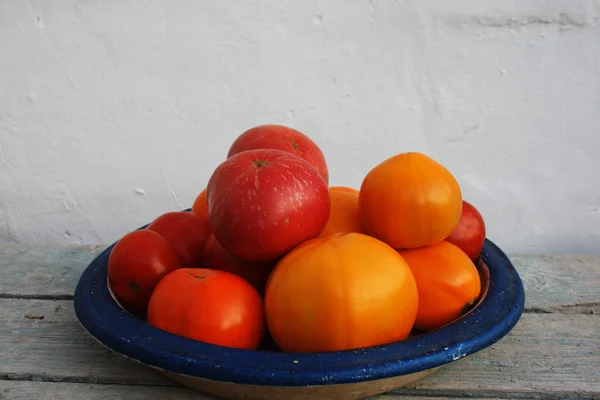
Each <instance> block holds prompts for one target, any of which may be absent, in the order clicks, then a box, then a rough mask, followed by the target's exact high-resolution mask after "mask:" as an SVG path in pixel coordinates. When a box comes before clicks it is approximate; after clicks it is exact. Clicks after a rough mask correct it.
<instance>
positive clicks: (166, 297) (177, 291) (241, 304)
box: [148, 268, 266, 350]
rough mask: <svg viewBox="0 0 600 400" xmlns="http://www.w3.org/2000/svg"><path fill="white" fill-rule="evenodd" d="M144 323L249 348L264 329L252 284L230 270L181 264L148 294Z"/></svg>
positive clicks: (258, 342) (260, 339)
mask: <svg viewBox="0 0 600 400" xmlns="http://www.w3.org/2000/svg"><path fill="white" fill-rule="evenodd" d="M148 323H149V324H150V325H152V326H154V327H156V328H159V329H162V330H164V331H167V332H171V333H174V334H176V335H180V336H184V337H187V338H190V339H194V340H199V341H202V342H206V343H212V344H215V345H219V346H226V347H235V348H241V349H251V350H254V349H256V348H258V345H259V344H260V343H261V341H262V339H263V337H264V335H265V331H266V327H265V321H264V311H263V301H262V298H261V296H260V295H259V294H258V292H257V291H256V289H254V288H253V287H252V285H250V284H249V283H248V282H247V281H245V280H244V279H242V278H240V277H238V276H236V275H234V274H231V273H229V272H225V271H217V270H213V269H207V268H181V269H178V270H176V271H173V272H172V273H170V274H168V275H167V276H165V277H164V278H163V279H162V280H161V281H160V283H159V284H158V285H157V286H156V289H155V290H154V293H152V297H151V298H150V303H149V304H148Z"/></svg>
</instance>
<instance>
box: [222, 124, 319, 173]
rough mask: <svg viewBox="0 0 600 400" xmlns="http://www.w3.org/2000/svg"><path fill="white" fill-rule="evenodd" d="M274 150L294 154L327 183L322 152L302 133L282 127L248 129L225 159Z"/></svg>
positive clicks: (268, 126)
mask: <svg viewBox="0 0 600 400" xmlns="http://www.w3.org/2000/svg"><path fill="white" fill-rule="evenodd" d="M259 149H274V150H283V151H287V152H288V153H291V154H294V155H296V156H298V157H300V158H302V159H304V160H306V161H308V162H309V163H311V164H312V165H314V166H315V168H316V169H317V171H319V173H320V174H321V176H323V179H325V182H326V183H329V172H328V170H327V162H326V161H325V156H324V155H323V152H322V151H321V149H320V148H319V146H317V144H316V143H315V142H313V141H312V139H311V138H309V137H308V136H306V135H305V134H304V133H302V132H300V131H297V130H295V129H292V128H288V127H287V126H283V125H260V126H256V127H254V128H250V129H248V130H247V131H245V132H244V133H242V134H241V135H240V136H238V137H237V139H235V141H234V142H233V143H232V145H231V147H230V148H229V153H227V157H228V158H229V157H231V156H233V155H235V154H237V153H241V152H242V151H246V150H259Z"/></svg>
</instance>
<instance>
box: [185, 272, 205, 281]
mask: <svg viewBox="0 0 600 400" xmlns="http://www.w3.org/2000/svg"><path fill="white" fill-rule="evenodd" d="M188 274H190V275H191V276H193V277H194V278H197V279H206V276H205V275H194V274H193V273H192V272H191V271H188Z"/></svg>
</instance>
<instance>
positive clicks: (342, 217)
mask: <svg viewBox="0 0 600 400" xmlns="http://www.w3.org/2000/svg"><path fill="white" fill-rule="evenodd" d="M329 198H330V199H331V210H330V213H329V220H327V225H325V228H324V229H323V232H321V235H320V236H321V237H323V236H327V235H330V234H332V233H348V232H357V233H363V229H362V227H361V225H360V218H359V216H358V190H354V189H350V188H341V187H339V186H337V187H332V188H329Z"/></svg>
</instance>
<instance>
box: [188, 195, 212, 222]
mask: <svg viewBox="0 0 600 400" xmlns="http://www.w3.org/2000/svg"><path fill="white" fill-rule="evenodd" d="M192 212H193V213H194V214H196V215H197V216H199V217H200V218H204V219H205V220H207V221H208V203H207V202H206V189H204V190H202V191H201V192H200V194H199V195H198V196H197V197H196V199H195V200H194V203H193V204H192Z"/></svg>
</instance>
